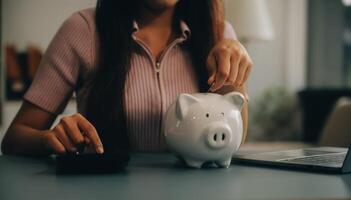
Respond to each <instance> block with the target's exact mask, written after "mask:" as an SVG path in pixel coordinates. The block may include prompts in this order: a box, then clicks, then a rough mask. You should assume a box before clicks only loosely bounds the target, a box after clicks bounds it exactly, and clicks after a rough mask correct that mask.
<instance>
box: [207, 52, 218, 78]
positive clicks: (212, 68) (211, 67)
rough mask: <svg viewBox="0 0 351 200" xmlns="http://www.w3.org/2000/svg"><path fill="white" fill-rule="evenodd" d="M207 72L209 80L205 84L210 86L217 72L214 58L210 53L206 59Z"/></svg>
mask: <svg viewBox="0 0 351 200" xmlns="http://www.w3.org/2000/svg"><path fill="white" fill-rule="evenodd" d="M207 70H208V73H209V79H208V80H207V84H209V85H212V84H213V82H214V80H215V77H216V72H217V64H216V57H215V56H214V54H213V53H210V55H209V57H208V59H207Z"/></svg>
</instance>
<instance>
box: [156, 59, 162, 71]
mask: <svg viewBox="0 0 351 200" xmlns="http://www.w3.org/2000/svg"><path fill="white" fill-rule="evenodd" d="M160 68H161V63H160V62H158V61H157V62H156V72H160Z"/></svg>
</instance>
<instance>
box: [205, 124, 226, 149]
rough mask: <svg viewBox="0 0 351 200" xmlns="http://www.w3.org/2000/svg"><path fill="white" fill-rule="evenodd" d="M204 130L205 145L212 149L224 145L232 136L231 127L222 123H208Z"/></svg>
mask: <svg viewBox="0 0 351 200" xmlns="http://www.w3.org/2000/svg"><path fill="white" fill-rule="evenodd" d="M206 132H207V137H206V142H207V145H208V146H209V147H210V148H213V149H220V148H224V147H226V146H227V145H228V143H229V142H230V140H231V138H232V131H231V128H230V127H229V126H228V125H226V124H223V123H214V124H210V125H209V126H208V128H207V130H206Z"/></svg>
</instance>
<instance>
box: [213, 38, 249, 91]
mask: <svg viewBox="0 0 351 200" xmlns="http://www.w3.org/2000/svg"><path fill="white" fill-rule="evenodd" d="M207 65H208V68H209V72H210V77H209V80H208V84H209V85H211V87H210V89H209V91H211V92H214V91H217V90H219V89H220V88H222V87H223V86H224V85H232V86H235V87H240V86H242V85H243V84H244V83H245V82H246V81H247V79H248V77H249V74H250V73H251V70H252V65H253V64H252V60H251V58H250V56H249V54H248V53H247V51H246V49H245V48H244V47H243V46H242V45H241V44H240V43H239V42H238V41H232V40H224V41H222V42H220V43H219V44H218V45H216V46H215V47H214V49H213V50H212V51H211V53H210V55H209V57H208V60H207ZM214 74H215V75H214Z"/></svg>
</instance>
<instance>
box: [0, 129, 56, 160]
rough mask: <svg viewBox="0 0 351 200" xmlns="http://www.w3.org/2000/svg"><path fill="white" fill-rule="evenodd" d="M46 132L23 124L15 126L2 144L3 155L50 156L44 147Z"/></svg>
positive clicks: (9, 130)
mask: <svg viewBox="0 0 351 200" xmlns="http://www.w3.org/2000/svg"><path fill="white" fill-rule="evenodd" d="M44 137H45V131H41V130H36V129H33V128H31V127H29V126H26V125H22V124H13V125H11V127H10V128H9V129H8V131H7V133H6V135H5V137H4V139H3V141H2V144H1V150H2V152H3V154H10V155H33V156H38V155H49V153H50V152H49V151H48V149H47V148H46V147H45V145H44V142H43V140H44Z"/></svg>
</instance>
